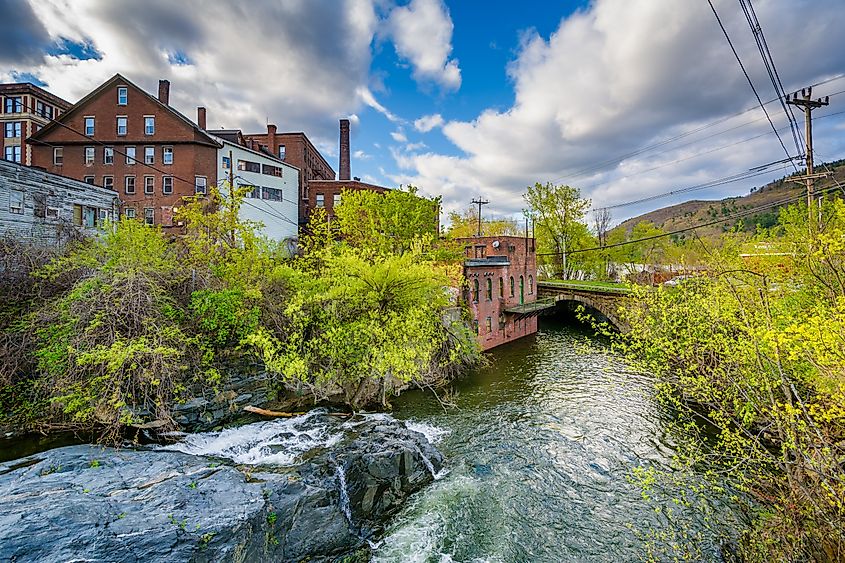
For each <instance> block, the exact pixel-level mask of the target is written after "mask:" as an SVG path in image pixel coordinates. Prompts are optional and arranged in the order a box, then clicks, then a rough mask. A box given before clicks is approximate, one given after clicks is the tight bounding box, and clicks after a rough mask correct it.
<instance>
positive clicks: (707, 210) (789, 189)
mask: <svg viewBox="0 0 845 563" xmlns="http://www.w3.org/2000/svg"><path fill="white" fill-rule="evenodd" d="M828 167H829V168H830V169H831V170H832V171H833V176H832V177H830V178H823V179H821V180H816V189H817V190H825V189H827V188H829V187H833V186H835V185H836V182H837V181H838V182H839V183H840V184H845V160H839V161H836V162H834V163H829V164H828ZM816 170H824V168H822V167H816ZM803 174H804V171H803V170H802V171H801V175H803ZM798 175H799V174H795V175H790V176H785V177H783V178H781V179H779V180H775V181H774V182H771V183H769V184H766V185H765V186H763V187H761V188H759V189H754V190H753V191H752V192H751V193H749V194H747V195H744V196H738V197H729V198H725V199H721V200H690V201H685V202H684V203H679V204H677V205H671V206H669V207H663V208H661V209H656V210H654V211H650V212H648V213H645V214H643V215H639V216H637V217H633V218H631V219H628V220H626V221H623V222H622V223H620V224H619V225H618V226H616V227H614V229H613V230H618V229H625V230H626V231H628V232H630V231H631V229H632V228H633V227H634V225H636V224H637V223H639V222H641V221H651V222H652V223H654V224H655V225H657V226H658V227H660V228H661V229H663V230H665V231H676V230H679V229H685V228H688V227H694V226H696V225H701V224H704V223H710V222H712V221H715V220H718V219H719V218H720V217H725V218H726V220H725V222H724V223H721V222H720V223H716V224H714V225H711V226H707V227H702V228H700V229H697V232H698V234H699V236H702V237H707V236H718V235H720V234H721V233H723V232H725V231H729V230H730V229H732V228H734V227H735V226H736V225H737V223H741V225H740V228H742V229H743V230H746V231H754V230H755V229H756V228H757V225H760V226H762V227H770V226H772V225H774V224H775V223H776V222H777V216H778V212H779V211H778V210H779V209H780V207H775V208H772V209H767V210H764V211H761V212H759V213H754V214H752V215H749V216H746V217H743V218H741V219H733V220H731V219H730V217H731V216H734V215H735V214H737V213H741V212H742V211H743V210H750V209H754V208H757V207H761V206H765V205H769V204H771V203H774V202H777V201H781V200H784V199H786V198H790V197H793V196H796V197H797V196H800V195H801V194H803V193H805V187H804V185H803V184H799V183H797V182H795V181H792V180H790V178H792V177H793V176H798Z"/></svg>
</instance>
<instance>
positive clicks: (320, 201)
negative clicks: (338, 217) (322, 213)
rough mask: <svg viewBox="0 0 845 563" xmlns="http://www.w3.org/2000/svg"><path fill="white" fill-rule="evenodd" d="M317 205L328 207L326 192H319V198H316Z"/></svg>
mask: <svg viewBox="0 0 845 563" xmlns="http://www.w3.org/2000/svg"><path fill="white" fill-rule="evenodd" d="M315 206H316V207H322V208H325V207H326V196H325V194H317V198H316V200H315Z"/></svg>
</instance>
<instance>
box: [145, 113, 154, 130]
mask: <svg viewBox="0 0 845 563" xmlns="http://www.w3.org/2000/svg"><path fill="white" fill-rule="evenodd" d="M155 134H156V118H155V116H154V115H145V116H144V135H155Z"/></svg>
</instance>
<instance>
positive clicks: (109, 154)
mask: <svg viewBox="0 0 845 563" xmlns="http://www.w3.org/2000/svg"><path fill="white" fill-rule="evenodd" d="M103 164H114V147H103Z"/></svg>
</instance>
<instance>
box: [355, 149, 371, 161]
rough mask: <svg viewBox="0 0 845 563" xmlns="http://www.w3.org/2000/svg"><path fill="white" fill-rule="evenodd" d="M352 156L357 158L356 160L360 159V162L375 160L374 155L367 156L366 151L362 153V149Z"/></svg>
mask: <svg viewBox="0 0 845 563" xmlns="http://www.w3.org/2000/svg"><path fill="white" fill-rule="evenodd" d="M352 156H353V157H355V158H356V159H358V160H369V159H371V158H373V155H371V154H367V153H365V152H364V151H362V150H360V149H359V150H357V151H355V152H353V153H352Z"/></svg>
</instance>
